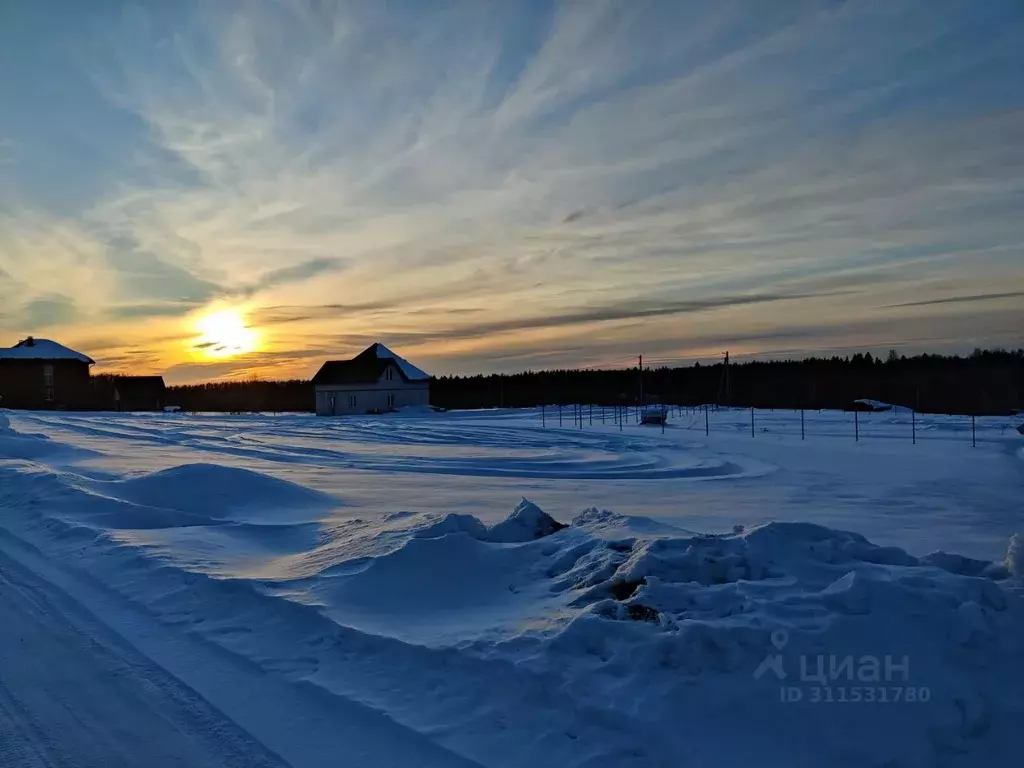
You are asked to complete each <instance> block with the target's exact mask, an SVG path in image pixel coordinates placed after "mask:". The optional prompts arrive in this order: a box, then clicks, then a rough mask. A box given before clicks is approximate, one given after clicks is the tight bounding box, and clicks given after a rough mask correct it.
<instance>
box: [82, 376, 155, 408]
mask: <svg viewBox="0 0 1024 768" xmlns="http://www.w3.org/2000/svg"><path fill="white" fill-rule="evenodd" d="M92 383H93V391H94V392H95V400H94V405H95V407H96V408H99V409H101V410H106V411H161V410H163V408H164V406H165V405H166V404H167V392H166V387H165V386H164V377H163V376H120V375H114V374H103V375H100V376H94V377H93V379H92Z"/></svg>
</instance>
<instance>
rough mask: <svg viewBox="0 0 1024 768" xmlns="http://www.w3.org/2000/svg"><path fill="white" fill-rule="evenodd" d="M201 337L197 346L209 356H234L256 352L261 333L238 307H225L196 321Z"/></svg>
mask: <svg viewBox="0 0 1024 768" xmlns="http://www.w3.org/2000/svg"><path fill="white" fill-rule="evenodd" d="M196 330H197V331H198V332H199V334H200V335H199V339H198V340H197V341H196V343H195V348H196V349H198V350H200V351H202V353H203V354H205V355H206V356H207V357H234V356H236V355H244V354H246V353H248V352H255V351H256V350H257V349H258V348H259V342H260V334H259V332H258V331H256V330H255V329H254V328H251V327H250V326H249V325H248V324H247V323H246V322H245V318H244V316H243V315H242V313H241V312H240V311H239V310H237V309H223V310H220V311H218V312H213V313H211V314H209V315H204V316H203V317H200V318H199V319H198V320H197V321H196Z"/></svg>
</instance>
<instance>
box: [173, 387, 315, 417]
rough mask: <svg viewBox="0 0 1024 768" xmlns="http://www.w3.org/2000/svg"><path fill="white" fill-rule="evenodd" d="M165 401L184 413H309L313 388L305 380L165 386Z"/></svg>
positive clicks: (311, 406)
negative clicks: (166, 392) (166, 393)
mask: <svg viewBox="0 0 1024 768" xmlns="http://www.w3.org/2000/svg"><path fill="white" fill-rule="evenodd" d="M167 389H168V395H167V401H168V403H169V404H171V405H177V406H179V407H180V408H181V409H182V410H185V411H217V412H223V413H247V412H256V411H260V412H274V411H298V412H301V411H312V410H313V404H314V397H313V385H312V383H310V382H308V381H302V380H299V379H293V380H290V381H263V380H258V379H248V380H245V381H218V382H210V383H207V384H189V385H186V386H178V387H168V388H167Z"/></svg>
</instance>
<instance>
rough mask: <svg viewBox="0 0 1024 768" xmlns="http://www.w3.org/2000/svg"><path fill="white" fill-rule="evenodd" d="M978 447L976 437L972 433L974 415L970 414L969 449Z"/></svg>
mask: <svg viewBox="0 0 1024 768" xmlns="http://www.w3.org/2000/svg"><path fill="white" fill-rule="evenodd" d="M977 447H978V436H977V433H976V432H975V431H974V414H973V413H972V414H971V448H977Z"/></svg>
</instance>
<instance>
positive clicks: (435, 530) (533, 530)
mask: <svg viewBox="0 0 1024 768" xmlns="http://www.w3.org/2000/svg"><path fill="white" fill-rule="evenodd" d="M567 527H568V526H566V525H565V524H564V523H560V522H558V521H557V520H555V519H554V518H553V517H551V516H550V515H549V514H547V513H546V512H544V511H543V510H542V509H541V508H540V507H538V506H537V505H536V504H534V503H533V502H532V501H529V500H527V499H525V498H524V499H523V500H522V501H520V502H519V504H518V506H516V508H515V509H514V510H513V511H512V514H510V515H509V516H508V517H507V518H505V519H504V520H503V521H502V522H500V523H498V524H496V525H493V526H491V527H487V526H486V525H484V524H483V523H482V522H480V520H478V519H477V518H475V517H473V516H472V515H458V514H450V515H445V516H444V517H443V518H442V519H441V520H439V521H437V522H435V523H432V524H431V525H428V526H426V527H424V528H420V529H418V530H416V531H415V532H414V533H413V537H414V538H418V539H433V538H438V537H440V536H447V535H449V534H452V533H465V534H467V535H469V536H470V537H472V538H474V539H477V540H479V541H489V542H492V543H504V544H512V543H517V542H525V541H534V540H536V539H540V538H543V537H545V536H550V535H552V534H553V533H557V532H558V531H560V530H562V529H564V528H567Z"/></svg>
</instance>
